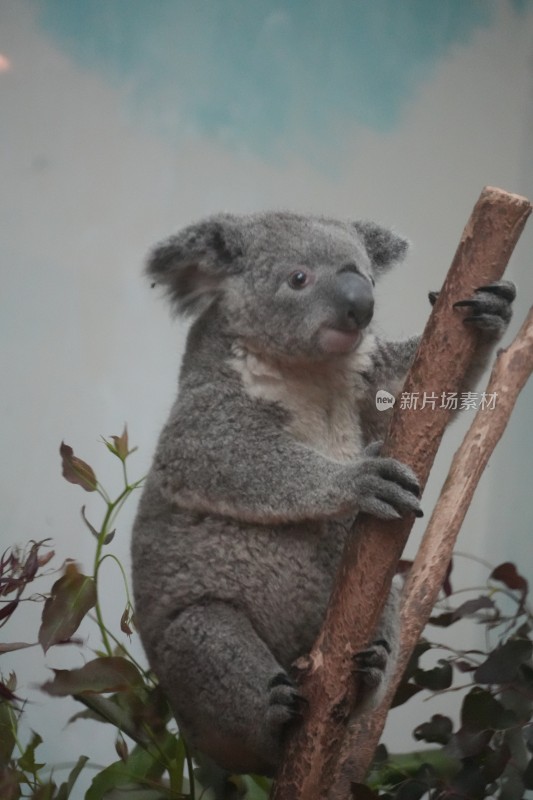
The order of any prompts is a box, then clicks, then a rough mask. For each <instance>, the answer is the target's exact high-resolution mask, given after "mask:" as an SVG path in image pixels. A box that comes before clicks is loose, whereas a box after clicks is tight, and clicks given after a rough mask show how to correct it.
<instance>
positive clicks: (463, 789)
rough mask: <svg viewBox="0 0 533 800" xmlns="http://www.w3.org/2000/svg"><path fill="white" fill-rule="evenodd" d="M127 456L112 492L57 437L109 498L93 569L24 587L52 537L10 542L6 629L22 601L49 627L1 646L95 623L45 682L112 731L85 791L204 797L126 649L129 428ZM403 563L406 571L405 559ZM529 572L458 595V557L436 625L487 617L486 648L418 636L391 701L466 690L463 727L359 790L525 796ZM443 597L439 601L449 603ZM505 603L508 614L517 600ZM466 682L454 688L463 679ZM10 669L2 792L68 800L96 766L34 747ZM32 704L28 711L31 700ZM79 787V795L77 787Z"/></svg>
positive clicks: (162, 709)
mask: <svg viewBox="0 0 533 800" xmlns="http://www.w3.org/2000/svg"><path fill="white" fill-rule="evenodd" d="M103 441H104V445H105V447H106V449H107V450H108V451H109V453H111V454H112V456H113V457H115V458H116V459H117V460H118V461H119V462H120V469H121V474H122V478H123V488H122V490H121V491H120V492H119V494H118V495H117V496H116V497H115V498H114V499H112V498H111V497H110V496H109V495H108V493H107V492H106V491H105V489H104V488H103V487H102V486H101V484H100V483H99V482H98V479H97V477H96V473H95V471H94V470H93V469H92V467H91V466H90V465H89V464H87V463H86V462H85V461H83V460H82V459H80V458H78V457H77V456H76V455H75V454H74V451H73V449H72V448H71V447H70V446H69V445H66V444H65V443H62V444H61V447H60V456H61V466H62V473H63V476H64V478H65V479H66V480H67V481H69V483H72V484H74V485H75V486H77V487H81V488H82V489H83V490H84V491H86V492H93V493H96V494H97V495H99V496H100V497H101V499H102V502H103V507H104V510H103V515H102V521H101V524H100V525H94V524H92V523H91V522H90V521H89V520H88V519H87V516H86V513H85V506H83V507H82V509H81V516H82V523H83V525H84V526H85V527H86V528H87V529H88V531H89V532H90V534H91V536H93V537H94V541H95V555H94V563H93V566H92V571H91V572H90V573H88V574H85V572H84V571H82V568H81V566H80V565H78V564H77V563H76V562H75V561H72V560H68V561H67V562H66V563H65V564H64V565H63V567H62V568H60V572H61V574H60V575H59V576H58V575H57V570H55V571H54V572H55V580H54V582H53V584H52V586H51V589H50V590H49V592H48V593H47V594H46V595H43V594H39V593H34V594H33V595H30V596H29V597H27V596H26V593H27V590H28V587H30V586H31V585H32V584H33V583H34V581H38V580H40V579H41V578H47V577H49V576H50V574H51V567H50V566H49V565H50V562H51V561H52V559H53V556H54V552H53V551H52V550H51V549H50V543H49V541H48V540H43V541H39V542H30V543H29V545H28V546H27V547H26V548H25V549H20V548H17V547H13V548H11V549H10V550H8V551H7V552H5V553H4V554H3V555H2V557H1V559H0V627H2V626H5V625H7V624H8V623H10V622H11V621H12V618H13V615H14V614H15V612H16V611H17V608H18V607H19V605H20V603H21V602H22V601H23V600H26V599H29V600H34V601H42V602H43V608H42V614H41V624H40V628H39V631H38V633H37V637H36V641H35V642H22V641H11V642H4V643H2V644H0V655H2V654H4V653H9V652H13V651H15V650H19V649H23V648H30V647H35V646H38V645H40V647H41V649H42V651H43V653H44V655H45V656H46V654H47V653H48V651H49V650H50V649H51V648H54V647H58V646H60V645H62V644H65V643H66V642H69V643H74V644H77V645H79V646H84V645H83V643H82V642H80V641H77V640H76V639H75V638H74V637H75V634H76V633H77V631H78V629H79V626H80V625H81V623H82V621H84V620H86V619H87V618H89V619H93V621H94V622H95V624H96V626H97V630H98V633H99V637H100V639H101V648H100V649H98V650H97V651H95V652H94V653H93V654H92V657H91V658H89V659H87V658H84V663H82V665H81V666H80V667H78V668H75V669H55V670H53V677H51V679H50V680H48V681H47V682H46V683H45V684H44V685H43V686H42V687H41V688H42V690H43V691H44V692H46V693H47V694H49V695H51V696H54V697H56V698H61V697H67V696H70V697H73V698H75V699H76V700H77V701H78V703H79V704H80V709H81V710H80V711H79V712H78V713H76V714H75V715H74V716H73V717H72V719H71V720H70V722H71V723H75V722H76V721H77V720H79V719H91V720H95V721H98V722H99V723H103V724H106V725H108V726H112V727H113V728H114V729H115V731H116V738H115V751H116V756H117V758H116V760H114V761H112V763H109V764H108V765H107V766H106V767H104V768H103V769H101V768H100V769H99V771H98V772H97V773H96V774H95V775H94V777H93V779H92V782H91V785H90V787H89V789H88V791H87V793H86V795H85V797H86V800H104V798H107V800H126V798H132V800H164V799H166V798H168V799H170V800H172V799H173V800H182V799H183V800H185V799H186V798H189V800H195V799H196V798H198V799H199V798H200V797H201V798H203V800H208V797H209V796H210V795H209V793H206V792H205V790H204V788H203V785H202V774H203V773H202V770H198V769H196V768H195V767H194V764H193V761H192V759H191V756H190V754H189V753H188V751H187V747H186V744H185V742H184V740H183V738H182V737H180V735H179V732H178V731H177V730H176V727H175V724H174V722H173V719H172V716H171V713H170V710H169V708H168V705H167V702H166V699H165V698H164V696H163V694H162V692H161V690H160V689H159V687H158V686H157V682H156V680H155V678H154V676H153V675H152V674H151V673H150V672H149V671H147V670H145V669H143V667H142V666H141V665H139V664H138V663H137V662H136V661H135V659H134V658H133V657H132V656H131V654H130V653H129V650H128V644H129V638H130V637H131V636H132V635H134V633H135V617H134V612H133V606H132V603H131V599H130V594H129V588H128V584H127V581H126V577H125V574H124V570H123V568H122V565H121V564H120V562H119V561H118V559H117V558H116V557H115V556H114V555H113V554H111V553H109V550H108V547H109V545H110V543H111V542H112V541H113V539H114V536H115V533H116V529H115V522H116V518H117V515H118V513H119V512H120V509H121V508H122V506H123V504H124V503H125V502H126V500H127V499H128V498H129V497H130V495H131V494H132V493H133V492H134V491H135V490H136V489H137V488H138V487H139V486H140V485H141V483H142V481H135V482H132V483H130V481H129V479H128V474H127V468H128V458H129V457H130V455H131V453H133V452H134V449H135V448H130V446H129V442H128V432H127V429H126V428H125V429H124V431H123V433H122V434H121V435H120V436H112V437H110V439H109V440H105V439H104V440H103ZM106 558H111V559H112V560H113V561H114V563H115V564H116V566H117V567H118V569H119V571H120V573H121V576H122V578H123V581H124V595H125V607H124V611H123V613H122V616H121V618H120V621H119V622H118V626H119V628H120V633H121V634H122V636H123V640H121V639H120V635H119V637H117V636H115V635H114V634H113V633H112V631H111V630H110V629H109V628H108V626H107V624H106V622H105V620H104V614H103V609H102V607H101V598H100V591H99V579H100V568H101V565H102V563H103V561H104V560H105V559H106ZM401 567H402V569H403V570H407V569H408V568H409V564H408V562H402V564H401ZM528 589H529V586H528V582H527V580H526V579H525V578H524V577H523V576H522V575H520V573H519V572H518V570H517V568H516V566H515V565H514V564H511V563H509V562H507V563H504V564H501V565H499V566H498V567H496V568H495V569H494V570H492V572H491V573H490V575H489V577H488V580H487V586H486V587H485V588H484V589H483V591H481V593H479V594H475V593H472V595H473V596H471V597H470V598H469V599H467V600H466V601H464V602H462V603H460V604H458V605H455V606H454V607H452V606H451V604H452V603H453V602H454V598H455V595H456V593H454V592H453V589H452V583H451V565H450V569H449V571H448V574H447V576H446V581H445V584H444V586H443V598H444V599H443V601H442V603H440V604H439V608H438V609H436V610H435V613H434V615H433V616H432V618H431V620H430V624H431V626H432V627H433V628H435V629H437V630H438V629H442V628H447V627H450V626H452V625H455V624H456V623H458V622H459V621H461V620H465V619H467V620H471V621H473V622H475V623H478V624H479V625H481V626H483V627H484V629H485V632H486V641H487V645H486V647H485V648H484V650H473V649H470V650H467V651H455V650H451V649H450V648H449V647H446V648H443V646H441V645H438V644H435V643H432V642H430V641H429V640H428V639H422V640H421V641H420V642H419V643H418V645H417V647H416V648H415V651H414V653H413V655H412V657H411V659H410V662H409V665H408V667H407V669H406V672H405V675H404V678H403V681H402V683H401V684H400V686H399V688H398V691H397V693H396V697H395V699H394V703H393V706H399V705H402V704H403V703H405V702H407V701H408V700H409V699H410V698H411V697H413V696H415V695H418V694H420V693H425V694H426V695H427V694H428V693H430V694H431V695H432V696H433V697H435V698H436V699H437V700H438V699H439V698H441V697H442V699H444V698H445V697H446V693H447V692H449V691H456V690H457V689H462V691H463V693H464V697H463V700H462V707H461V713H460V719H459V721H458V723H457V725H454V722H453V720H452V719H451V718H450V717H448V716H446V715H445V714H442V713H434V714H433V715H432V716H431V718H430V719H429V720H427V721H426V722H422V723H421V724H419V725H418V726H417V727H416V728H415V730H414V731H413V737H414V739H415V740H416V741H418V742H424V743H426V744H431V745H433V747H432V748H431V749H428V750H423V751H415V752H412V753H407V754H404V755H398V754H397V755H393V754H389V753H388V752H387V751H386V749H385V748H384V746H383V745H380V747H379V748H378V752H377V754H376V760H375V764H374V767H373V770H372V772H371V774H370V776H369V780H368V782H367V785H365V786H362V785H358V786H356V787H354V791H355V796H357V797H358V798H360V800H363V799H364V800H367V798H370V799H371V798H389V799H390V800H417V799H418V798H422V797H424V798H428V800H439V799H440V798H443V800H452V799H458V798H470V799H471V800H477V799H478V798H479V799H482V798H486V797H497V798H500V799H501V800H520V798H522V797H524V794H525V792H526V791H527V790H530V789H533V757H532V753H533V722H532V713H531V710H532V707H533V663H532V656H533V640H532V637H531V631H532V627H533V626H532V618H531V614H530V612H529V610H528V607H527V595H528ZM443 604H444V607H443ZM509 609H510V610H509ZM443 649H444V651H445V652H444V653H443V657H441V658H438V659H437V660H436V662H435V661H434V662H433V663H432V665H431V666H424V663H425V658H426V654H427V655H428V656H430V655H431V653H432V652H439V655H440V651H441V650H443ZM457 683H458V684H459V685H457ZM21 694H22V692H20V690H19V689H18V688H17V680H16V677H15V675H14V674H13V673H11V674H10V675H8V676H2V675H0V798H2V800H19V798H23V797H25V798H32V800H69V798H74V797H75V791H76V782H77V779H78V777H79V775H80V773H81V772H82V770H84V768H86V766H87V764H88V763H89V758H88V757H87V756H86V755H81V756H80V757H79V759H78V761H77V762H76V763H75V764H72V765H71V766H70V769H69V772H68V774H67V776H66V780H64V781H63V782H61V783H59V782H56V775H57V773H58V771H59V769H58V768H55V769H54V767H53V765H52V766H50V765H46V764H45V763H44V762H43V761H42V760H41V759H40V757H39V747H40V746H41V745H42V743H43V740H42V738H41V735H39V734H38V733H36V732H33V733H32V734H31V736H30V738H29V741H28V742H27V743H26V744H23V743H22V742H21V741H20V738H19V730H18V724H19V720H20V717H21V715H22V713H28V709H27V707H26V706H25V703H24V699H23V698H22V696H21ZM30 711H31V709H30ZM230 785H232V786H233V790H232V797H237V796H240V797H246V798H248V800H266V798H267V797H268V793H269V789H270V781H268V780H267V779H266V778H258V777H255V776H247V775H244V776H233V777H232V778H231V779H230ZM78 796H79V795H78Z"/></svg>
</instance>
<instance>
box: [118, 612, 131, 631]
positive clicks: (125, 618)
mask: <svg viewBox="0 0 533 800" xmlns="http://www.w3.org/2000/svg"><path fill="white" fill-rule="evenodd" d="M130 622H131V610H130V608H129V607H127V608H125V609H124V613H123V614H122V616H121V618H120V630H121V631H122V633H126V634H127V635H128V636H131V635H132V634H133V631H132V629H131V627H130Z"/></svg>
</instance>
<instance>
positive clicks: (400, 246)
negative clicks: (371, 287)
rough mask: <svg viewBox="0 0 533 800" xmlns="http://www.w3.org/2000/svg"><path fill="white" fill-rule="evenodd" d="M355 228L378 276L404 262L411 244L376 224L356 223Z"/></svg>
mask: <svg viewBox="0 0 533 800" xmlns="http://www.w3.org/2000/svg"><path fill="white" fill-rule="evenodd" d="M354 228H355V229H356V231H357V233H358V234H359V236H360V237H361V239H362V240H363V244H364V245H365V248H366V251H367V253H368V255H369V256H370V259H371V261H372V265H373V267H374V270H375V272H376V273H377V274H379V273H380V272H386V270H387V269H389V267H392V265H393V264H395V263H396V262H397V261H403V259H404V258H405V255H406V253H407V250H408V249H409V242H408V241H407V239H404V238H403V237H402V236H398V234H397V233H394V232H393V231H390V230H389V229H388V228H382V227H381V225H377V224H376V223H375V222H366V221H364V222H354Z"/></svg>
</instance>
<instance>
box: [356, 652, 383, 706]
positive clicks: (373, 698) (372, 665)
mask: <svg viewBox="0 0 533 800" xmlns="http://www.w3.org/2000/svg"><path fill="white" fill-rule="evenodd" d="M390 654H391V648H390V645H389V643H388V642H387V641H385V639H376V640H375V641H373V642H372V643H371V644H370V646H369V647H368V648H367V649H366V650H362V651H361V652H360V653H357V654H356V655H355V657H354V668H355V671H356V672H357V673H358V675H359V678H360V683H359V692H360V695H359V702H358V707H357V711H359V712H361V711H369V710H370V709H371V708H375V707H376V706H377V705H378V704H379V702H380V700H381V698H382V697H383V694H384V692H385V689H386V686H387V678H388V666H389V660H390Z"/></svg>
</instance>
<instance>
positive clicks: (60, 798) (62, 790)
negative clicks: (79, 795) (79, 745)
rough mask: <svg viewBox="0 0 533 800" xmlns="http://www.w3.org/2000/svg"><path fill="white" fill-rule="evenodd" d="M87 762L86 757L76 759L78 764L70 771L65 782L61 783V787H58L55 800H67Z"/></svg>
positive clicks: (87, 758)
mask: <svg viewBox="0 0 533 800" xmlns="http://www.w3.org/2000/svg"><path fill="white" fill-rule="evenodd" d="M88 760H89V757H88V756H80V757H79V758H78V762H77V764H76V765H75V767H74V768H73V769H72V770H71V771H70V773H69V776H68V778H67V780H66V781H65V783H62V784H61V786H60V787H59V790H58V792H57V797H56V798H55V800H68V798H69V797H70V794H71V792H72V789H73V788H74V784H75V783H76V781H77V779H78V776H79V774H80V772H81V771H82V769H83V768H84V766H85V764H86V763H87V761H88Z"/></svg>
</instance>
